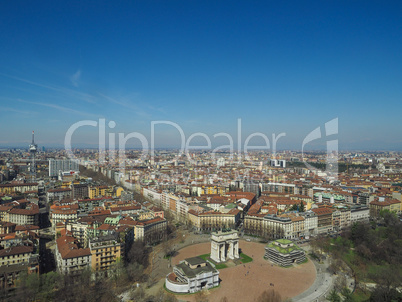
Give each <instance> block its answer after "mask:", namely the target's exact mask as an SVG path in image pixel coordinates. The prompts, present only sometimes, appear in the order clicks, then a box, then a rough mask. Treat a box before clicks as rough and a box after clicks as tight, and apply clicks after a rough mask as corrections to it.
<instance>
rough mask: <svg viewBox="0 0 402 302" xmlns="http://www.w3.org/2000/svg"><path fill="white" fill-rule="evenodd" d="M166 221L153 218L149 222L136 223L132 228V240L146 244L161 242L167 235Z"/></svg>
mask: <svg viewBox="0 0 402 302" xmlns="http://www.w3.org/2000/svg"><path fill="white" fill-rule="evenodd" d="M166 232H167V220H166V219H164V218H160V217H155V218H154V219H150V220H143V221H137V222H136V224H135V226H134V239H135V240H142V241H144V242H145V243H147V244H151V243H154V242H159V241H162V240H163V239H164V238H166V235H167V233H166Z"/></svg>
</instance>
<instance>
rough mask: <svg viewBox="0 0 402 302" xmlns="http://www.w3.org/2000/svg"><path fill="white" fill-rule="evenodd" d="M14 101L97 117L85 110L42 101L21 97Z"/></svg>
mask: <svg viewBox="0 0 402 302" xmlns="http://www.w3.org/2000/svg"><path fill="white" fill-rule="evenodd" d="M16 101H18V102H21V103H26V104H32V105H38V106H43V107H48V108H53V109H57V110H60V111H62V112H64V113H72V114H77V115H81V116H86V117H98V116H96V115H94V114H92V113H88V112H85V111H79V110H75V109H71V108H67V107H64V106H59V105H56V104H51V103H43V102H33V101H26V100H22V99H16Z"/></svg>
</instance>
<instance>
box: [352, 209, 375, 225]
mask: <svg viewBox="0 0 402 302" xmlns="http://www.w3.org/2000/svg"><path fill="white" fill-rule="evenodd" d="M369 221H370V209H369V207H367V206H365V205H361V206H360V205H359V206H354V207H352V208H351V209H350V223H351V224H353V223H356V222H361V223H369Z"/></svg>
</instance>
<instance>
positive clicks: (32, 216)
mask: <svg viewBox="0 0 402 302" xmlns="http://www.w3.org/2000/svg"><path fill="white" fill-rule="evenodd" d="M3 220H4V221H7V222H11V223H15V224H16V225H39V206H38V205H36V204H34V203H29V204H27V205H26V206H25V208H23V209H21V208H17V207H14V208H12V209H10V210H8V211H7V212H6V213H5V215H4V217H3Z"/></svg>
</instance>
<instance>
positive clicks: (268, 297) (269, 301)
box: [256, 289, 282, 302]
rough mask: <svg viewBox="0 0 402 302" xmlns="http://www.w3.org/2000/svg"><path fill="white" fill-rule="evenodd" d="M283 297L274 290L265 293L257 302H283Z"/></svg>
mask: <svg viewBox="0 0 402 302" xmlns="http://www.w3.org/2000/svg"><path fill="white" fill-rule="evenodd" d="M281 301H282V297H281V295H280V294H279V293H278V292H276V291H275V290H274V289H269V290H266V291H264V292H262V294H261V295H260V296H259V297H258V298H257V300H256V302H281Z"/></svg>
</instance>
